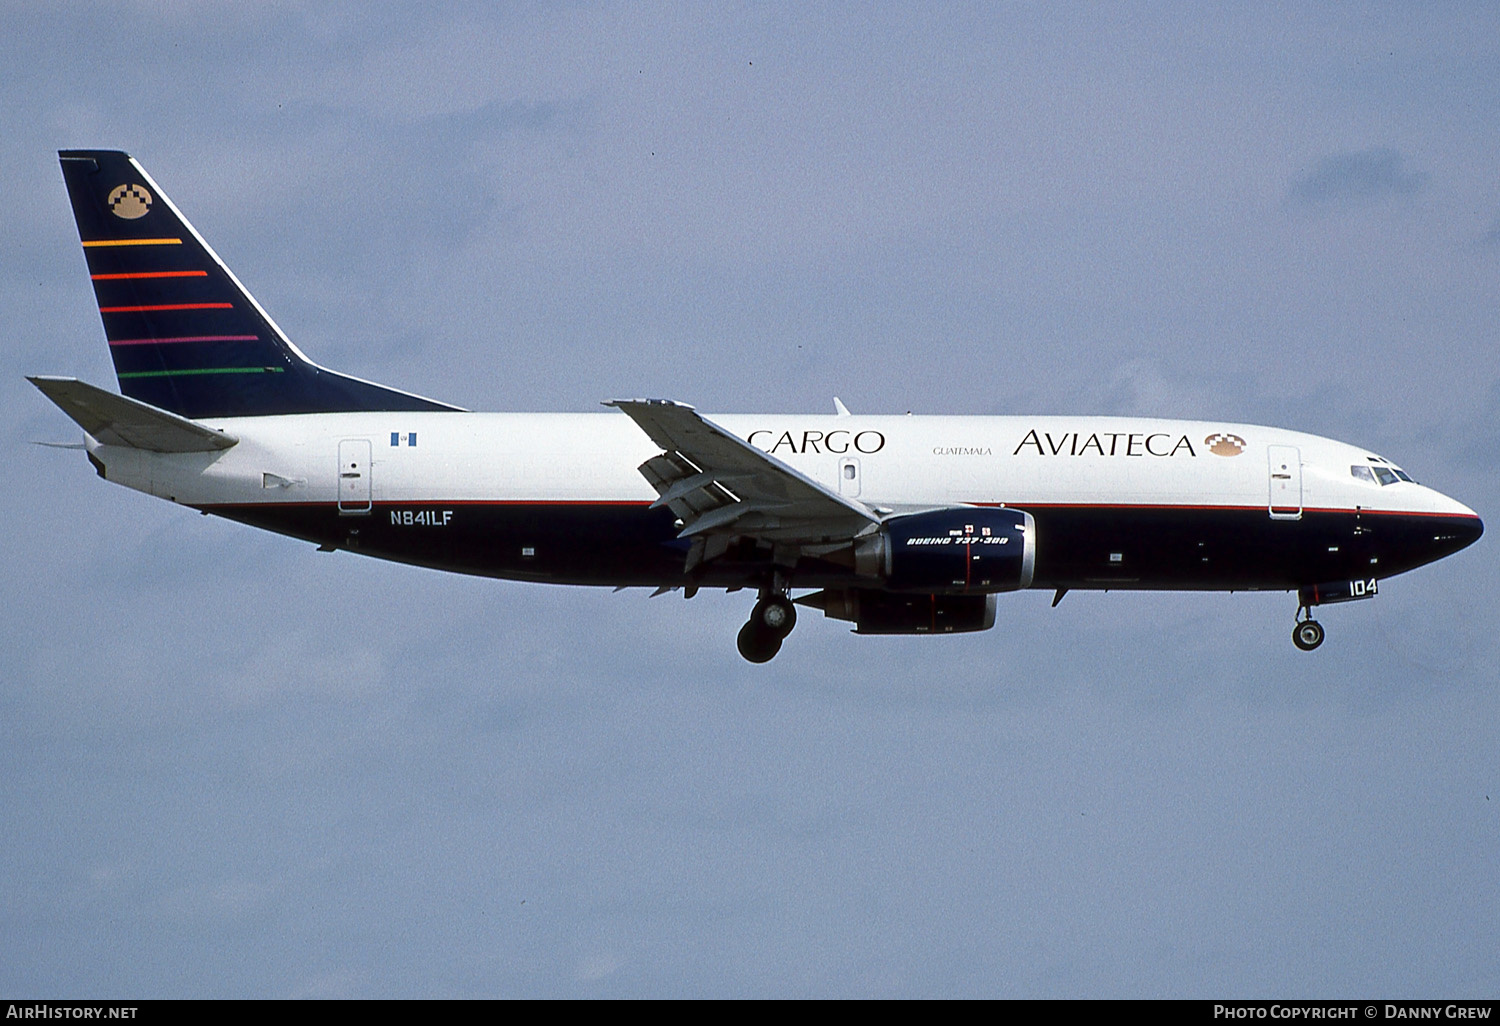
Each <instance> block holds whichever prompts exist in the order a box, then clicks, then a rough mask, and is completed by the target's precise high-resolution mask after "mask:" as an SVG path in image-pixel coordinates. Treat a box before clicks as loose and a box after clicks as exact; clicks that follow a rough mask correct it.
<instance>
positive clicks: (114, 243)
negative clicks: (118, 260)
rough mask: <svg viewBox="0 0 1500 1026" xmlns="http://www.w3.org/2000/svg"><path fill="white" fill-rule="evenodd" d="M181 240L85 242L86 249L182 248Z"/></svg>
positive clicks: (107, 240)
mask: <svg viewBox="0 0 1500 1026" xmlns="http://www.w3.org/2000/svg"><path fill="white" fill-rule="evenodd" d="M180 245H182V240H181V239H96V240H95V241H93V242H85V243H84V244H83V248H84V249H91V248H93V247H94V246H180Z"/></svg>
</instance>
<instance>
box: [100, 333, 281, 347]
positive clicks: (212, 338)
mask: <svg viewBox="0 0 1500 1026" xmlns="http://www.w3.org/2000/svg"><path fill="white" fill-rule="evenodd" d="M259 338H260V336H259V335H178V336H176V337H174V338H119V339H111V340H110V343H109V344H110V345H112V346H164V345H169V344H171V343H173V342H254V341H256V340H258V339H259Z"/></svg>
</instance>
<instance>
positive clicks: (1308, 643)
mask: <svg viewBox="0 0 1500 1026" xmlns="http://www.w3.org/2000/svg"><path fill="white" fill-rule="evenodd" d="M1292 644H1293V645H1296V646H1297V647H1298V648H1300V649H1301V650H1302V651H1304V652H1311V651H1312V650H1313V649H1315V648H1317V647H1318V646H1319V645H1321V644H1323V625H1322V624H1320V623H1319V622H1318V621H1316V620H1314V619H1313V618H1312V607H1311V606H1298V607H1297V622H1296V623H1295V624H1294V625H1293V626H1292Z"/></svg>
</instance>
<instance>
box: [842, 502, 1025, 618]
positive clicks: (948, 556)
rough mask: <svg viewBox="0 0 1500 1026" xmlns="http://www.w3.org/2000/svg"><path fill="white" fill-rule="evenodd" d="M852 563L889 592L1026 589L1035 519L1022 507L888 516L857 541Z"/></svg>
mask: <svg viewBox="0 0 1500 1026" xmlns="http://www.w3.org/2000/svg"><path fill="white" fill-rule="evenodd" d="M856 566H857V567H858V569H859V570H861V571H863V572H864V573H866V574H867V575H869V576H879V577H880V578H881V579H882V581H883V583H884V585H885V587H886V588H888V589H890V590H892V591H921V592H927V593H929V594H943V593H948V594H960V595H962V594H972V593H974V592H997V591H1016V590H1018V589H1021V588H1029V587H1031V579H1032V576H1033V573H1034V572H1035V570H1036V523H1035V522H1034V521H1033V520H1032V518H1031V514H1030V513H1027V512H1025V511H1024V510H1019V509H1004V508H1000V509H990V508H984V509H980V508H970V507H958V508H955V509H938V510H932V511H931V512H928V513H912V514H909V515H907V516H901V517H893V518H892V519H890V520H887V521H886V522H885V523H884V524H883V525H881V528H880V533H879V534H878V535H876V536H875V537H874V538H871V539H868V540H867V541H866V542H864V543H862V546H861V551H859V552H858V553H857V555H856ZM971 629H975V630H977V629H979V628H971Z"/></svg>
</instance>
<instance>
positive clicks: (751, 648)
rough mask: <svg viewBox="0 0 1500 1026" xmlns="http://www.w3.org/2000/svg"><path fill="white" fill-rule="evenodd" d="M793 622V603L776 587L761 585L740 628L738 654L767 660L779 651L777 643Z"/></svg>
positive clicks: (786, 633)
mask: <svg viewBox="0 0 1500 1026" xmlns="http://www.w3.org/2000/svg"><path fill="white" fill-rule="evenodd" d="M795 626H797V607H796V606H794V605H792V600H791V599H790V598H789V597H788V596H787V593H786V592H785V591H784V590H782V589H780V588H764V589H762V590H761V595H760V601H759V602H757V603H755V608H754V609H753V610H751V612H750V619H749V620H748V621H747V622H746V623H745V626H743V627H741V628H740V635H739V638H738V639H736V644H738V645H739V649H740V655H742V656H744V657H745V658H746V659H748V660H750V661H751V662H752V663H765V662H769V661H770V660H771V659H772V658H773V657H774V656H775V655H776V653H777V652H780V651H781V643H782V642H783V641H785V640H786V636H787V635H788V634H790V633H792V628H793V627H795Z"/></svg>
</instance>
